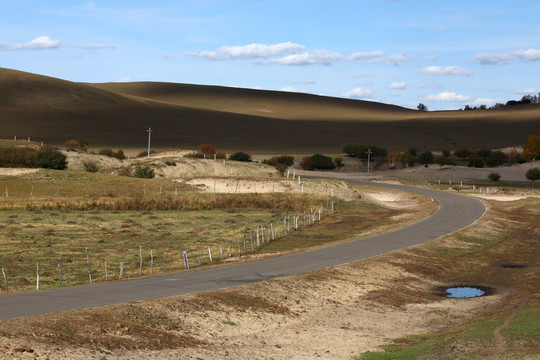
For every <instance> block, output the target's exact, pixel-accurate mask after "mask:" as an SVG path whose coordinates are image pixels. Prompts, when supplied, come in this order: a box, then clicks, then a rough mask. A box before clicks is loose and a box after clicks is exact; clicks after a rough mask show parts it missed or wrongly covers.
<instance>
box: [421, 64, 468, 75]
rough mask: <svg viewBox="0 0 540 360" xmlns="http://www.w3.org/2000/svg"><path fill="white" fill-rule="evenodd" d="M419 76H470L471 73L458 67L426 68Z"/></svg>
mask: <svg viewBox="0 0 540 360" xmlns="http://www.w3.org/2000/svg"><path fill="white" fill-rule="evenodd" d="M419 73H421V74H428V75H466V76H470V75H472V71H471V70H468V69H465V68H462V67H459V66H446V67H442V66H436V65H433V66H426V67H425V68H423V69H422V70H420V71H419Z"/></svg>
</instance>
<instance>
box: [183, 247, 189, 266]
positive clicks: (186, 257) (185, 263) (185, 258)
mask: <svg viewBox="0 0 540 360" xmlns="http://www.w3.org/2000/svg"><path fill="white" fill-rule="evenodd" d="M183 256H184V268H186V269H187V270H189V259H188V256H187V252H185V251H184V252H183Z"/></svg>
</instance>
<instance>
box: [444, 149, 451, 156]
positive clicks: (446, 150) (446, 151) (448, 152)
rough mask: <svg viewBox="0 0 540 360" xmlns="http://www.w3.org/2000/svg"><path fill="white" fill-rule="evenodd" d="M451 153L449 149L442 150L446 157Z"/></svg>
mask: <svg viewBox="0 0 540 360" xmlns="http://www.w3.org/2000/svg"><path fill="white" fill-rule="evenodd" d="M450 155H451V153H450V150H448V149H443V151H442V156H444V157H445V158H447V157H450Z"/></svg>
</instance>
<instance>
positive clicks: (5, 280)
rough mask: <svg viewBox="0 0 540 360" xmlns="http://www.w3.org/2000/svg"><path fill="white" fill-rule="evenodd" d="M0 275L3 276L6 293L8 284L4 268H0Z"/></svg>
mask: <svg viewBox="0 0 540 360" xmlns="http://www.w3.org/2000/svg"><path fill="white" fill-rule="evenodd" d="M2 275H3V276H4V285H5V287H6V292H8V291H9V289H8V283H7V277H6V272H5V271H4V268H2Z"/></svg>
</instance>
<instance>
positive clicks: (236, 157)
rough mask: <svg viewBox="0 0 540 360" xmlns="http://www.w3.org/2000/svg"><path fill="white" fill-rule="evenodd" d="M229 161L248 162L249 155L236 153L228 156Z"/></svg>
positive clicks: (249, 159)
mask: <svg viewBox="0 0 540 360" xmlns="http://www.w3.org/2000/svg"><path fill="white" fill-rule="evenodd" d="M229 160H234V161H244V162H250V161H251V155H249V154H246V153H245V152H241V151H238V152H235V153H234V154H231V155H229Z"/></svg>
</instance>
